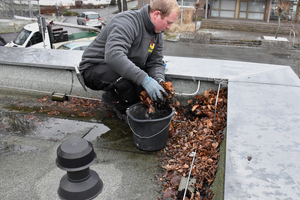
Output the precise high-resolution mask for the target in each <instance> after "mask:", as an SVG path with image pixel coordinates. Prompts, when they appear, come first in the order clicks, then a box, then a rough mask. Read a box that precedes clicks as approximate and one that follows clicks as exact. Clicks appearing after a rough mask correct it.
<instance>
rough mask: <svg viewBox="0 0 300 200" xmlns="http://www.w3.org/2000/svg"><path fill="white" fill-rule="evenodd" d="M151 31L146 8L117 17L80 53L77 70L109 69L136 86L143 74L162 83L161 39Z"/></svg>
mask: <svg viewBox="0 0 300 200" xmlns="http://www.w3.org/2000/svg"><path fill="white" fill-rule="evenodd" d="M154 28H155V26H154V24H153V23H152V21H151V19H150V15H149V5H146V6H144V7H142V9H141V10H139V11H126V12H123V13H119V14H118V15H116V16H115V17H114V18H113V19H112V20H111V21H110V22H109V23H108V24H107V26H106V27H105V28H104V29H103V30H102V31H101V33H100V34H99V35H98V36H97V38H96V39H95V41H93V42H92V43H91V45H90V46H89V47H88V48H87V49H86V50H85V51H84V53H83V55H82V61H81V62H80V67H79V68H80V70H84V69H87V68H89V67H91V66H95V65H96V66H98V67H109V68H111V69H112V70H113V71H115V72H116V73H118V74H119V75H120V76H121V77H123V78H125V79H128V80H131V81H132V82H134V83H136V84H138V85H140V84H141V82H142V81H143V79H144V78H145V77H146V76H147V74H148V75H149V76H151V77H153V78H154V79H156V80H159V79H163V80H164V71H165V69H164V64H163V60H162V59H163V54H162V52H163V36H162V34H161V33H158V34H157V33H155V32H154ZM153 47H154V48H153ZM146 72H147V73H146Z"/></svg>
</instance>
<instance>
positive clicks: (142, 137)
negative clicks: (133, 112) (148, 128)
mask: <svg viewBox="0 0 300 200" xmlns="http://www.w3.org/2000/svg"><path fill="white" fill-rule="evenodd" d="M173 118H174V115H173V116H172V117H171V119H170V121H169V123H168V124H167V126H165V128H163V129H161V130H160V131H159V132H157V133H155V134H154V135H151V136H148V137H144V136H140V135H138V134H137V133H136V132H134V130H133V128H132V127H131V125H130V120H129V117H128V115H127V122H128V125H129V127H130V129H131V130H132V132H133V134H134V135H135V136H137V137H139V138H141V139H150V138H153V137H155V136H157V135H158V134H160V133H161V132H163V130H165V129H166V128H167V127H168V126H169V125H170V123H171V121H172V120H173Z"/></svg>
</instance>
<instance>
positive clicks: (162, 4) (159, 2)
mask: <svg viewBox="0 0 300 200" xmlns="http://www.w3.org/2000/svg"><path fill="white" fill-rule="evenodd" d="M156 10H159V11H160V13H161V17H162V18H165V17H167V16H169V15H170V14H171V12H173V11H175V12H176V13H177V15H178V16H179V15H180V8H179V6H178V3H177V1H176V0H153V1H152V2H151V4H150V12H154V11H156Z"/></svg>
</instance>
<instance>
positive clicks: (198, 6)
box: [194, 2, 201, 33]
mask: <svg viewBox="0 0 300 200" xmlns="http://www.w3.org/2000/svg"><path fill="white" fill-rule="evenodd" d="M200 5H201V4H200V2H197V3H195V4H194V8H195V10H196V11H195V33H196V32H197V16H198V15H197V14H198V9H199V8H200Z"/></svg>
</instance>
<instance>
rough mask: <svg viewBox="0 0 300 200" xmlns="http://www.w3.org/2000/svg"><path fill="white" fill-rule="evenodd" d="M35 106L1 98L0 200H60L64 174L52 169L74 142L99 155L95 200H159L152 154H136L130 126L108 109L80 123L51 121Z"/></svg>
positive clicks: (34, 102) (28, 100)
mask: <svg viewBox="0 0 300 200" xmlns="http://www.w3.org/2000/svg"><path fill="white" fill-rule="evenodd" d="M38 106H41V104H40V102H39V101H38V100H37V99H36V98H28V97H22V96H18V97H15V96H14V97H11V96H0V168H1V171H0V176H1V179H0V185H1V187H0V199H47V200H49V199H59V197H58V195H57V189H58V187H59V182H60V179H61V178H62V177H63V175H65V174H66V172H65V171H63V170H61V169H59V168H58V167H57V166H56V164H55V160H56V150H57V148H58V146H59V145H60V144H61V143H63V142H64V141H65V140H68V139H70V138H74V137H79V138H85V139H87V140H89V141H91V142H92V144H93V146H94V150H95V152H96V154H97V161H96V163H95V164H93V165H92V166H91V167H90V168H91V169H92V170H94V171H96V172H97V173H98V175H99V177H100V178H101V180H102V181H103V183H104V188H103V191H102V192H101V193H100V194H99V196H98V197H96V198H95V199H137V200H140V199H157V197H158V196H160V194H159V192H160V190H161V186H160V184H159V182H157V181H156V178H155V175H158V174H160V173H161V168H160V167H159V162H158V156H157V154H156V152H145V151H142V150H139V149H138V148H136V147H135V145H134V143H133V139H132V132H131V130H130V129H129V127H128V125H127V124H125V122H123V121H121V120H120V119H118V118H117V116H116V115H115V113H114V112H113V110H112V109H111V108H108V107H105V106H103V107H101V109H99V110H95V111H94V112H95V113H96V114H95V115H94V117H79V116H71V115H70V116H66V115H64V116H61V115H55V116H49V115H47V113H39V112H37V108H38ZM55 107H57V106H55V104H54V105H53V109H54V108H55ZM98 112H99V113H100V114H98Z"/></svg>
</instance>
